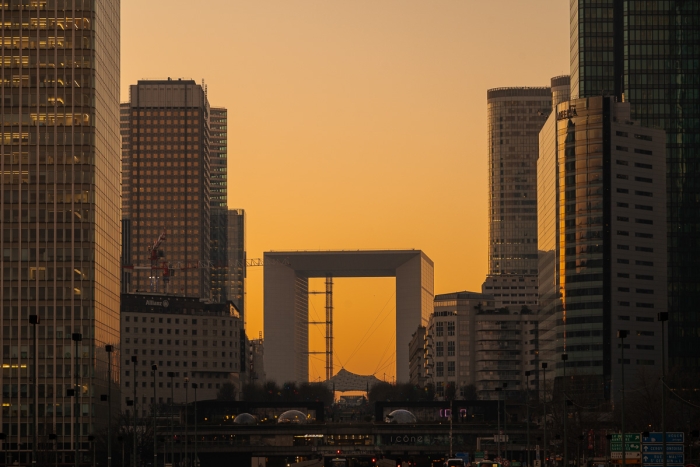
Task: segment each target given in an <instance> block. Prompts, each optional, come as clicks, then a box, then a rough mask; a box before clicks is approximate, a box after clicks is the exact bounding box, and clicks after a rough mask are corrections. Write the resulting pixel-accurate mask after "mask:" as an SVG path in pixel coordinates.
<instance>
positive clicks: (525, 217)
mask: <svg viewBox="0 0 700 467" xmlns="http://www.w3.org/2000/svg"><path fill="white" fill-rule="evenodd" d="M486 102H487V121H488V133H487V135H488V151H489V152H488V155H489V275H500V274H520V275H528V274H535V275H536V274H537V148H538V135H539V132H540V129H541V128H542V125H543V124H544V122H545V120H546V119H547V116H548V115H549V113H550V112H551V110H552V92H551V89H550V88H548V87H541V88H499V89H490V90H489V91H488V92H487V96H486Z"/></svg>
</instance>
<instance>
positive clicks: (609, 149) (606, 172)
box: [533, 96, 667, 400]
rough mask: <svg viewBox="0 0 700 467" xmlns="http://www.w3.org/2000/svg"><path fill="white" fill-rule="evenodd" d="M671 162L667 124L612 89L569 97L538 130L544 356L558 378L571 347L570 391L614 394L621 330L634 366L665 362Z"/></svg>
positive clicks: (632, 368) (601, 396) (541, 339)
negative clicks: (643, 114)
mask: <svg viewBox="0 0 700 467" xmlns="http://www.w3.org/2000/svg"><path fill="white" fill-rule="evenodd" d="M665 162H666V159H665V134H664V132H663V130H660V129H651V128H645V127H643V126H641V125H639V123H638V122H633V121H631V120H630V104H629V103H620V102H616V101H615V98H614V97H603V96H598V97H591V98H585V99H575V100H571V101H569V102H563V103H561V104H559V105H557V107H556V111H555V112H553V113H552V114H551V115H550V116H549V118H548V120H547V123H546V124H545V126H544V128H543V129H542V132H541V133H540V157H539V161H538V177H537V178H538V211H539V212H538V222H539V234H538V238H539V245H540V246H539V248H540V264H539V291H540V301H539V318H540V323H539V358H540V359H541V360H542V361H545V362H548V366H549V369H550V370H554V372H553V373H550V375H552V376H550V377H556V378H557V380H558V381H560V380H561V377H562V376H563V371H564V366H563V362H562V359H561V356H562V354H564V353H566V354H567V355H568V361H567V363H566V368H567V376H572V377H576V378H577V383H576V384H575V385H572V386H569V388H568V392H569V393H572V394H573V393H578V394H584V393H585V394H586V396H587V397H590V398H595V399H598V400H610V399H615V398H616V397H617V396H616V394H619V381H620V367H621V365H620V363H621V358H622V357H621V354H620V348H619V345H620V341H619V339H617V337H616V331H617V330H627V331H629V332H630V334H629V337H628V338H627V340H626V341H625V348H626V349H629V350H626V351H625V363H626V366H627V371H629V372H630V373H633V372H634V371H636V370H641V369H644V370H646V371H649V370H652V371H657V370H658V368H659V367H660V366H661V365H660V363H661V361H660V358H661V353H660V351H659V350H660V344H661V328H660V326H659V325H658V323H656V322H655V320H656V314H657V313H658V312H663V311H665V310H666V306H667V301H666V268H665V264H666V202H665V201H666V196H665V193H666V179H665V176H664V174H665V173H666V171H665ZM538 368H539V365H537V366H536V367H535V368H533V369H534V370H537V369H538ZM550 377H548V380H549V378H550Z"/></svg>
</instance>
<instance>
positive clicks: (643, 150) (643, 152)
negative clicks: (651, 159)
mask: <svg viewBox="0 0 700 467" xmlns="http://www.w3.org/2000/svg"><path fill="white" fill-rule="evenodd" d="M634 152H635V154H644V155H645V156H653V155H654V153H653V152H652V151H648V150H646V149H639V148H635V150H634Z"/></svg>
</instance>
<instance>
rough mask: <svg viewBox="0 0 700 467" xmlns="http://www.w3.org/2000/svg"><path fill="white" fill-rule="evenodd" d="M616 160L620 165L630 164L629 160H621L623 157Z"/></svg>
mask: <svg viewBox="0 0 700 467" xmlns="http://www.w3.org/2000/svg"><path fill="white" fill-rule="evenodd" d="M618 147H619V146H618ZM615 162H616V163H617V164H619V165H630V163H629V162H627V161H623V160H621V159H618V160H616V161H615Z"/></svg>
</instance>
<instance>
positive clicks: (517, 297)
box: [481, 274, 539, 312]
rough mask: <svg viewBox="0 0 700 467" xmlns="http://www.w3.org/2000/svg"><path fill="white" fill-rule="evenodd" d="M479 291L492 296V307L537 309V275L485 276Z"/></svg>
mask: <svg viewBox="0 0 700 467" xmlns="http://www.w3.org/2000/svg"><path fill="white" fill-rule="evenodd" d="M481 292H482V293H484V294H486V295H491V296H492V297H493V306H494V308H496V309H498V308H507V309H508V310H509V311H521V310H522V309H523V308H527V310H529V311H530V312H536V311H537V301H538V295H539V291H538V286H537V276H533V275H527V276H521V275H517V274H502V275H496V276H487V277H486V281H484V283H483V285H482V286H481Z"/></svg>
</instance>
